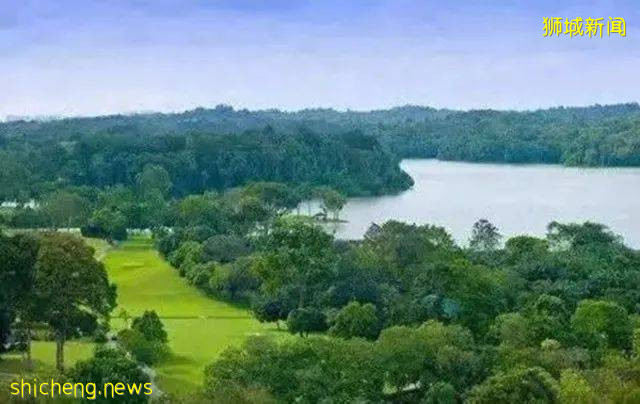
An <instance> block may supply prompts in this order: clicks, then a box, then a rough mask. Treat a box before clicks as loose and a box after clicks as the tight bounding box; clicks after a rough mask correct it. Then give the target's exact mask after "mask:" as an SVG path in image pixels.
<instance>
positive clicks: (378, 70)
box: [0, 0, 640, 117]
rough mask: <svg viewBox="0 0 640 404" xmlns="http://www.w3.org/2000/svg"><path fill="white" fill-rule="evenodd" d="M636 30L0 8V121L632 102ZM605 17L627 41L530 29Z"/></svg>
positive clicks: (511, 8) (449, 13)
mask: <svg viewBox="0 0 640 404" xmlns="http://www.w3.org/2000/svg"><path fill="white" fill-rule="evenodd" d="M481 3H482V4H481ZM639 14H640V9H639V8H638V7H637V3H635V4H634V1H600V2H595V1H565V2H561V1H558V0H556V1H546V0H545V1H535V2H533V1H492V2H488V1H485V2H482V1H441V2H436V1H413V0H384V1H383V0H381V1H376V0H369V1H335V0H325V1H303V0H300V1H284V0H279V1H249V0H237V1H231V0H220V1H215V0H214V1H204V0H182V1H177V0H176V1H169V0H130V1H124V0H103V1H98V0H57V1H54V0H39V1H35V0H20V1H12V0H0V117H3V116H8V115H94V114H108V113H115V112H133V111H150V110H154V111H176V110H184V109H189V108H193V107H196V106H214V105H216V104H219V103H227V104H231V105H233V106H235V107H242V108H250V109H259V108H272V107H274V108H282V109H287V110H293V109H301V108H306V107H333V108H338V109H356V110H365V109H373V108H385V107H390V106H396V105H403V104H419V105H429V106H434V107H448V108H456V109H472V108H498V109H532V108H540V107H547V106H557V105H589V104H594V103H600V104H605V103H615V102H626V101H636V100H638V98H640V97H639V94H640V74H638V72H640V53H639V51H640V40H639V39H638V33H639V32H640V29H639V27H640V19H639V18H638V17H639ZM610 16H611V17H623V18H625V19H626V22H627V37H625V38H621V37H618V36H615V37H613V36H612V37H607V36H606V34H605V36H604V37H603V38H602V39H599V38H598V39H588V38H581V37H578V38H569V37H568V36H567V37H561V38H555V37H554V38H545V37H543V36H542V26H543V24H542V19H543V17H563V18H564V17H569V18H575V17H582V18H586V17H592V18H599V17H604V18H605V19H607V18H608V17H610Z"/></svg>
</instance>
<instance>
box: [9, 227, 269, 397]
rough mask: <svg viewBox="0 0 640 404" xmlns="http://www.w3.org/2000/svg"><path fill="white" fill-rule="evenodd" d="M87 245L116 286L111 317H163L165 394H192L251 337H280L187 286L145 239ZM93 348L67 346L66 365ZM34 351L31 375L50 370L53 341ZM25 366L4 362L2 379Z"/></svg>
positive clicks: (118, 322)
mask: <svg viewBox="0 0 640 404" xmlns="http://www.w3.org/2000/svg"><path fill="white" fill-rule="evenodd" d="M87 243H88V244H89V245H91V246H92V247H94V248H95V249H96V257H97V258H99V259H102V260H103V262H104V263H105V266H106V268H107V271H108V273H109V279H110V280H111V282H113V283H115V284H116V285H117V288H118V307H117V308H116V309H115V310H114V312H113V315H114V316H117V315H118V313H119V311H120V310H121V309H124V310H126V311H127V313H128V314H129V315H130V316H137V315H140V314H142V313H143V312H144V311H145V310H155V311H156V312H157V313H158V315H160V317H161V318H162V321H163V323H164V324H165V327H166V329H167V332H168V334H169V346H170V348H171V351H172V357H171V358H170V359H168V360H167V361H166V362H164V363H162V364H160V365H158V366H157V367H156V368H155V369H156V372H157V382H158V384H159V387H160V388H161V389H162V390H164V391H167V392H170V393H173V394H178V395H179V394H181V393H190V392H193V391H195V390H196V389H197V388H198V387H199V386H201V385H202V377H203V370H204V367H205V366H206V365H208V364H209V363H211V361H213V360H214V359H215V358H216V356H218V355H219V354H220V352H222V351H223V350H224V349H225V348H227V347H228V346H230V345H234V344H239V343H241V342H242V341H243V340H244V339H245V338H246V337H247V336H249V335H256V334H264V333H277V332H278V331H276V327H275V326H272V325H264V324H261V323H260V322H258V321H257V320H255V319H254V318H253V317H252V316H251V313H250V312H249V311H247V310H246V309H243V308H238V307H235V306H233V305H230V304H228V303H226V302H221V301H217V300H214V299H211V298H210V297H208V296H205V295H204V294H203V293H202V292H200V291H199V290H198V289H196V288H195V287H193V286H190V285H188V284H187V283H186V282H185V280H184V279H182V278H181V277H180V276H179V275H178V272H177V271H176V270H175V269H173V268H172V267H171V266H170V265H169V264H168V263H167V262H166V261H164V260H163V259H162V257H160V255H159V254H158V253H157V251H156V250H155V249H154V248H153V246H152V243H151V240H150V239H148V238H133V239H131V240H129V241H127V242H124V243H122V244H121V245H120V246H118V247H115V248H112V247H111V246H110V245H109V244H107V243H105V242H103V241H101V240H94V239H89V240H87ZM111 324H112V327H113V328H114V329H116V330H117V329H118V328H121V327H123V326H124V321H123V320H122V319H120V318H114V319H113V320H112V323H111ZM93 346H94V344H93V343H91V342H88V341H70V342H68V343H67V344H66V345H65V364H66V366H67V367H70V366H72V365H73V364H74V363H75V362H76V361H78V360H82V359H86V358H89V357H91V354H92V352H93ZM32 352H33V358H34V371H35V372H37V373H50V372H53V371H54V366H55V344H54V343H53V342H34V344H33V351H32ZM5 359H6V360H5ZM23 365H24V364H23V362H22V359H21V357H20V356H19V355H14V356H6V357H3V360H2V361H0V378H1V376H2V374H4V375H5V376H6V375H9V376H10V375H18V374H21V373H24V366H23Z"/></svg>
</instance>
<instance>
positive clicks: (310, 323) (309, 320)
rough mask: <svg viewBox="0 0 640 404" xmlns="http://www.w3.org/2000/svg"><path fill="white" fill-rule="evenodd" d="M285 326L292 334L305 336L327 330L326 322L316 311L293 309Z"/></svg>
mask: <svg viewBox="0 0 640 404" xmlns="http://www.w3.org/2000/svg"><path fill="white" fill-rule="evenodd" d="M287 326H288V327H289V332H291V333H292V334H300V336H307V335H309V333H310V332H321V331H326V330H327V320H326V317H325V315H324V313H322V312H321V311H318V310H316V309H305V308H303V309H295V310H293V311H292V312H291V313H289V316H288V317H287Z"/></svg>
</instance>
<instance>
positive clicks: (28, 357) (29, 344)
mask: <svg viewBox="0 0 640 404" xmlns="http://www.w3.org/2000/svg"><path fill="white" fill-rule="evenodd" d="M26 333H27V335H26V338H27V369H29V370H31V369H32V367H33V362H32V361H31V325H27V330H26Z"/></svg>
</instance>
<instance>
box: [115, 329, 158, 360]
mask: <svg viewBox="0 0 640 404" xmlns="http://www.w3.org/2000/svg"><path fill="white" fill-rule="evenodd" d="M118 340H119V341H120V344H122V347H123V348H124V349H126V350H127V351H129V352H130V353H131V355H132V356H133V357H134V358H135V359H136V360H137V361H138V362H142V363H144V364H146V365H153V364H154V363H158V362H159V361H160V360H162V359H164V358H165V357H166V356H167V354H168V348H167V347H166V345H165V344H163V343H162V342H158V341H149V340H148V339H146V338H145V336H144V335H143V334H142V333H140V332H139V331H136V330H131V329H126V330H122V331H120V332H119V333H118Z"/></svg>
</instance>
